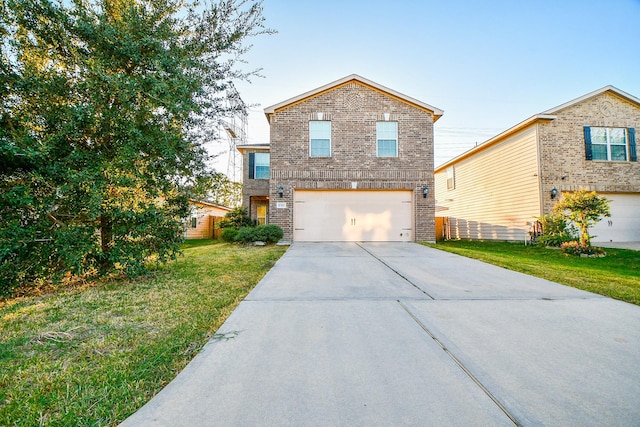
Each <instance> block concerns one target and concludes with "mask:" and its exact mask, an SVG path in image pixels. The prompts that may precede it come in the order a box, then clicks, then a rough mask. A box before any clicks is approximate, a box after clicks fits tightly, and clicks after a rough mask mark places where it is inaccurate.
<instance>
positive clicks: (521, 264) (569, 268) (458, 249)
mask: <svg viewBox="0 0 640 427" xmlns="http://www.w3.org/2000/svg"><path fill="white" fill-rule="evenodd" d="M425 245H426V246H429V247H432V248H435V249H440V250H443V251H447V252H452V253H455V254H458V255H462V256H466V257H468V258H474V259H477V260H480V261H484V262H487V263H490V264H494V265H497V266H500V267H504V268H508V269H510V270H514V271H519V272H521V273H526V274H529V275H531V276H536V277H540V278H543V279H547V280H550V281H553V282H557V283H561V284H563V285H567V286H571V287H574V288H578V289H582V290H585V291H589V292H593V293H596V294H600V295H604V296H607V297H611V298H615V299H618V300H621V301H625V302H628V303H631V304H636V305H640V251H633V250H628V249H612V248H606V249H605V250H606V252H607V256H606V257H604V258H580V257H575V256H567V255H565V254H563V253H562V252H560V250H557V249H550V248H544V247H539V246H524V245H523V244H522V243H515V242H496V241H475V240H473V241H471V240H448V241H445V242H438V243H436V244H425Z"/></svg>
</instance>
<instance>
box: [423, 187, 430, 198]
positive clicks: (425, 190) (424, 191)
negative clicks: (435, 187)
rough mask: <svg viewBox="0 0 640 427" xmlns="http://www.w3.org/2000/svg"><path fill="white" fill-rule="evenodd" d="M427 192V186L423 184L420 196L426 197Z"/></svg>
mask: <svg viewBox="0 0 640 427" xmlns="http://www.w3.org/2000/svg"><path fill="white" fill-rule="evenodd" d="M428 194H429V187H427V186H426V185H425V186H424V187H422V198H423V199H426V198H427V195H428Z"/></svg>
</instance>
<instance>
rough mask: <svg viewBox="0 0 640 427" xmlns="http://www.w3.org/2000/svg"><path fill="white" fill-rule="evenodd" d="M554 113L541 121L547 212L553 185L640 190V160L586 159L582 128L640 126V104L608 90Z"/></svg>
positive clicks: (563, 188) (565, 188)
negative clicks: (551, 116)
mask: <svg viewBox="0 0 640 427" xmlns="http://www.w3.org/2000/svg"><path fill="white" fill-rule="evenodd" d="M554 115H555V116H556V118H555V119H554V120H549V121H544V122H540V123H539V124H538V133H539V136H538V138H539V145H540V172H541V192H542V195H543V197H542V200H543V206H542V210H543V213H544V214H548V213H549V212H550V211H551V209H552V208H553V205H554V204H555V200H552V199H551V198H550V197H545V196H546V195H548V194H550V192H551V189H552V188H554V187H555V188H557V189H558V190H559V191H561V192H563V191H574V190H579V189H581V188H584V189H587V190H592V191H597V192H599V193H638V192H640V162H637V161H636V162H631V161H627V162H611V161H598V160H586V159H585V146H584V131H583V128H584V126H600V127H620V128H634V129H640V106H638V104H636V103H633V102H631V101H629V100H628V99H625V98H622V97H620V96H617V95H615V94H613V93H612V92H604V93H601V94H599V95H597V96H594V97H591V98H588V99H586V100H584V101H582V102H579V103H576V104H573V105H570V106H568V107H567V108H565V109H561V110H558V111H557V112H554ZM636 138H637V136H636ZM636 143H638V141H636Z"/></svg>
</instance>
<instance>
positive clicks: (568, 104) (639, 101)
mask: <svg viewBox="0 0 640 427" xmlns="http://www.w3.org/2000/svg"><path fill="white" fill-rule="evenodd" d="M604 92H612V93H613V94H615V95H618V96H620V97H622V98H625V99H627V100H629V101H631V102H634V103H636V104H638V105H640V99H639V98H636V97H635V96H633V95H630V94H628V93H627V92H624V91H622V90H620V89H618V88H617V87H614V86H611V85H608V86H605V87H603V88H600V89H598V90H594V91H593V92H589V93H588V94H586V95H582V96H581V97H580V98H576V99H574V100H571V101H569V102H565V103H564V104H561V105H558V106H557V107H553V108H551V109H550V110H547V111H543V112H542V113H540V114H554V113H557V112H558V111H560V110H563V109H565V108H567V107H571V106H572V105H575V104H578V103H580V102H582V101H584V100H586V99H589V98H592V97H594V96H597V95H600V94H601V93H604Z"/></svg>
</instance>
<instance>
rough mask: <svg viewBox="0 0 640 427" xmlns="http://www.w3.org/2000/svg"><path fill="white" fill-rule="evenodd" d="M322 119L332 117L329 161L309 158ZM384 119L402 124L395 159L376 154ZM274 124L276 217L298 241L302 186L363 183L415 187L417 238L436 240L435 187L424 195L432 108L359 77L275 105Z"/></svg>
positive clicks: (272, 210) (272, 200)
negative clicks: (297, 200) (313, 124)
mask: <svg viewBox="0 0 640 427" xmlns="http://www.w3.org/2000/svg"><path fill="white" fill-rule="evenodd" d="M319 116H321V117H322V119H323V120H330V121H331V157H328V158H317V157H310V156H309V121H311V120H318V117H319ZM385 120H389V121H395V122H397V123H398V156H397V157H394V158H380V157H377V151H376V144H377V143H376V122H378V121H385ZM269 121H270V128H271V144H270V153H271V179H270V182H269V204H270V206H269V222H270V223H273V224H277V225H279V226H281V227H282V229H283V231H284V239H285V240H292V239H293V194H294V191H295V190H303V189H305V190H308V189H323V190H352V189H353V188H357V189H358V190H396V189H397V190H412V191H413V192H414V205H413V212H414V218H413V222H414V230H415V231H414V233H413V235H414V239H415V240H417V241H435V208H434V197H433V191H431V192H430V193H429V195H428V197H427V198H423V196H422V189H423V187H425V186H427V187H428V188H430V189H433V122H434V113H433V111H428V110H427V109H425V108H423V107H421V106H418V105H414V104H411V103H409V102H407V101H406V100H404V99H400V98H399V97H397V96H394V95H392V94H389V93H385V92H383V91H381V90H379V89H377V88H375V87H371V86H369V85H367V84H365V83H362V82H361V81H357V80H354V81H347V82H345V83H343V84H340V85H337V86H335V87H332V88H329V89H328V90H325V91H323V92H321V93H318V94H314V96H310V97H307V98H303V99H301V100H297V101H296V102H294V103H292V104H290V105H286V106H284V107H281V108H279V109H275V111H274V112H273V114H270V116H269ZM279 187H282V188H283V190H284V192H283V196H282V197H280V195H279V193H278V189H279ZM278 204H280V207H278ZM285 204H286V207H283V206H285Z"/></svg>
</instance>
